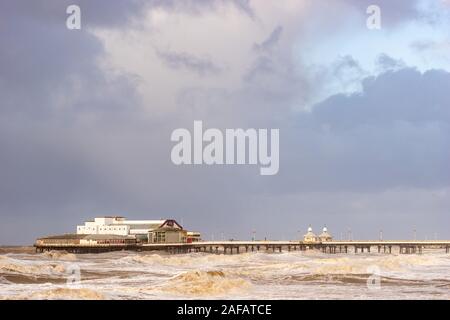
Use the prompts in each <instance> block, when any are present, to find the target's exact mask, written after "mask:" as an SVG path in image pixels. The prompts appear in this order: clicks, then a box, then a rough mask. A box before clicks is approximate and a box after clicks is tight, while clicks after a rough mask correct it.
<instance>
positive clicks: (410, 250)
mask: <svg viewBox="0 0 450 320" xmlns="http://www.w3.org/2000/svg"><path fill="white" fill-rule="evenodd" d="M35 248H36V251H37V252H43V251H51V250H64V251H67V252H73V253H97V252H108V251H119V250H130V251H164V252H167V253H170V254H180V253H191V252H204V253H210V254H226V255H231V254H239V253H249V252H266V253H280V252H294V251H307V250H318V251H321V252H323V253H327V254H369V253H376V254H423V253H424V250H425V249H427V250H445V252H446V253H450V241H449V240H445V241H406V240H405V241H401V240H399V241H389V240H386V241H327V242H320V243H319V242H316V243H308V242H304V241H275V240H274V241H199V242H192V243H103V244H98V243H96V244H90V243H86V244H73V243H59V242H58V241H55V242H53V243H46V244H42V243H41V244H35Z"/></svg>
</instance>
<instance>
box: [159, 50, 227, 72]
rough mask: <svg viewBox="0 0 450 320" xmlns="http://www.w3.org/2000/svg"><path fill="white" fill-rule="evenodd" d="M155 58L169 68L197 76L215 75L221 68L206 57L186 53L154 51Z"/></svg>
mask: <svg viewBox="0 0 450 320" xmlns="http://www.w3.org/2000/svg"><path fill="white" fill-rule="evenodd" d="M155 51H156V54H157V56H158V57H159V58H160V59H161V61H162V62H163V63H164V64H165V65H166V66H168V67H169V68H172V69H175V70H180V69H181V70H182V69H185V70H189V71H192V72H194V73H196V74H198V75H201V76H203V75H208V74H217V73H220V72H221V71H222V68H221V67H219V66H217V65H216V64H214V63H213V62H212V61H211V60H210V59H209V58H207V57H197V56H195V55H191V54H189V53H186V52H174V51H161V50H158V49H156V50H155Z"/></svg>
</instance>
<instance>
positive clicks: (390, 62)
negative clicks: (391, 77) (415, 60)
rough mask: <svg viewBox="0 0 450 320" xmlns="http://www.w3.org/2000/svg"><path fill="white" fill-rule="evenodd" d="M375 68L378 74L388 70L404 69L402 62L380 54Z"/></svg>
mask: <svg viewBox="0 0 450 320" xmlns="http://www.w3.org/2000/svg"><path fill="white" fill-rule="evenodd" d="M376 64H377V68H378V70H379V71H380V72H386V71H388V70H398V69H403V68H405V67H406V65H405V63H404V62H403V61H402V60H399V59H394V58H392V57H390V56H388V55H387V54H384V53H382V54H380V55H379V56H378V59H377V61H376Z"/></svg>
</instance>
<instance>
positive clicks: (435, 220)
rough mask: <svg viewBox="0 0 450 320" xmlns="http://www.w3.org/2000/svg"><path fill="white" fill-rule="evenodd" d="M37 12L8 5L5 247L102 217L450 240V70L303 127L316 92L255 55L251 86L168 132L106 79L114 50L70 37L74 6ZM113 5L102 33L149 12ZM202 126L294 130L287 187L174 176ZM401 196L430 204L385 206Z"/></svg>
mask: <svg viewBox="0 0 450 320" xmlns="http://www.w3.org/2000/svg"><path fill="white" fill-rule="evenodd" d="M29 3H31V2H28V1H27V2H25V1H22V2H12V1H10V2H7V1H3V2H1V4H0V6H2V7H1V9H2V10H0V26H4V25H8V26H10V28H11V29H6V28H4V27H0V42H1V50H0V70H1V73H0V96H1V98H2V100H1V104H0V150H1V153H0V216H1V218H2V224H1V225H0V228H1V230H0V231H1V232H0V244H7V243H30V242H32V241H33V240H34V239H35V238H36V237H38V236H41V235H43V234H48V233H60V232H61V233H62V232H70V231H72V230H73V227H74V226H75V225H76V224H77V223H79V222H80V221H82V220H84V219H88V218H92V216H95V215H103V214H123V215H126V216H129V217H133V218H149V217H156V218H159V217H174V218H176V219H178V220H180V222H183V224H184V225H186V226H187V227H188V228H192V229H197V230H200V231H202V232H206V233H215V234H216V237H217V235H218V234H219V232H224V233H225V234H226V235H229V236H230V237H231V236H232V237H234V238H237V237H239V238H245V237H247V238H249V237H250V232H251V230H252V228H257V235H258V236H260V237H263V236H264V235H267V236H268V237H273V238H281V237H286V238H292V237H294V236H295V235H296V234H297V231H298V229H302V228H304V227H306V226H307V225H308V224H309V223H313V224H315V225H318V224H323V223H327V224H328V225H329V226H330V228H332V231H333V232H334V231H335V230H338V229H339V228H340V229H341V230H342V229H343V228H345V227H347V226H348V224H351V223H353V224H354V225H353V228H354V230H355V232H359V234H361V235H362V236H361V237H363V236H364V235H367V234H370V232H372V231H373V230H372V228H373V227H372V225H374V224H375V223H376V224H379V225H381V226H383V225H384V226H386V225H389V224H391V223H392V222H393V221H394V222H398V221H400V222H402V221H405V219H406V218H408V221H413V220H414V221H417V222H418V223H422V225H423V228H427V229H428V230H433V228H440V229H439V232H441V233H442V234H444V232H447V235H448V230H447V229H445V227H444V226H445V225H446V222H448V208H449V204H448V200H446V199H448V197H446V195H444V196H443V197H440V196H439V197H434V196H432V195H431V194H432V193H433V190H436V189H437V190H440V189H444V190H448V186H449V183H450V177H449V171H448V163H449V158H450V155H449V152H450V151H449V150H450V142H449V139H450V138H449V137H450V129H449V126H450V123H449V122H450V120H449V119H450V118H449V109H448V101H449V100H450V97H449V94H448V88H449V85H450V75H449V73H448V72H445V71H442V70H434V71H429V72H426V73H424V74H421V73H420V72H418V71H416V70H414V69H407V68H403V69H400V70H393V71H388V72H385V73H383V74H382V75H380V76H379V77H377V78H367V79H366V80H365V81H364V83H363V91H362V93H360V94H353V95H336V96H333V97H330V98H328V99H326V100H325V101H323V102H321V103H319V104H318V105H316V106H315V107H314V108H313V110H312V111H311V113H295V112H293V111H292V107H293V106H295V104H297V103H301V102H302V101H303V99H305V96H307V94H308V92H309V91H310V87H309V86H310V85H311V84H310V83H308V81H307V79H305V78H304V77H302V76H299V75H298V74H296V73H295V72H294V68H293V67H292V61H291V52H290V51H289V50H286V51H283V50H268V51H269V52H264V53H262V52H258V53H257V54H255V61H254V64H252V65H251V66H249V70H248V75H247V77H246V79H245V80H246V82H245V84H244V85H243V87H241V88H238V89H236V90H234V91H233V90H225V89H223V88H214V89H205V88H201V87H196V86H195V84H192V85H191V84H189V85H190V87H188V86H186V89H185V90H184V92H182V94H181V95H180V97H179V101H180V105H181V106H182V107H180V108H179V110H177V111H179V112H178V113H177V114H176V115H174V117H173V118H171V119H164V118H163V119H161V118H156V117H153V116H152V115H151V116H148V115H146V116H144V114H143V113H142V112H141V111H142V108H143V107H144V106H143V105H142V103H141V101H140V100H139V97H138V96H137V94H136V92H135V87H136V83H135V81H136V80H135V79H134V78H133V77H130V76H129V75H126V74H124V75H120V76H116V75H114V76H113V75H112V74H109V73H107V72H106V73H105V71H104V70H101V69H99V68H98V66H97V65H96V63H95V61H96V58H97V57H99V56H100V55H102V54H103V53H104V48H103V47H102V45H101V43H100V42H99V41H98V40H97V39H96V38H94V37H93V36H91V35H89V34H88V33H84V32H71V31H68V30H66V29H65V27H64V23H65V21H64V20H65V14H63V15H62V17H61V15H60V13H59V12H60V9H57V10H56V11H57V12H58V14H57V15H55V14H54V13H55V12H56V11H54V10H55V9H54V6H58V8H59V6H60V4H59V3H58V4H57V5H56V4H55V3H56V2H51V3H50V2H48V3H46V6H42V7H39V6H38V5H35V2H33V3H31V4H29ZM36 3H37V2H36ZM91 3H92V4H91ZM95 3H96V2H93V1H90V2H89V3H87V2H86V5H92V6H94V5H95ZM103 3H106V2H103ZM108 3H109V2H108ZM136 3H138V2H136ZM153 3H154V4H155V5H156V4H158V2H153ZM164 3H167V5H168V6H169V5H170V2H164ZM172 3H174V2H172ZM198 3H199V4H200V3H201V2H198ZM204 3H205V6H206V7H207V6H208V5H209V4H208V3H210V2H208V3H206V2H204ZM239 3H241V4H243V5H244V8H245V6H247V5H248V2H245V1H244V2H239ZM27 4H29V6H27ZM160 4H161V5H163V2H160ZM173 5H174V6H183V5H182V4H173ZM83 6H84V4H83ZM112 6H113V7H115V8H117V9H114V10H113V9H111V10H112V11H108V13H107V17H104V19H103V20H101V19H102V18H98V19H100V20H99V21H98V22H96V23H98V26H101V27H118V26H120V25H123V24H126V23H129V22H130V21H131V20H132V17H133V15H134V14H139V12H140V9H138V8H140V7H139V6H138V5H136V7H133V6H131V9H130V10H126V9H125V8H122V4H118V3H117V4H116V2H114V4H112ZM13 7H14V8H13ZM92 8H93V9H92V13H87V12H86V15H88V14H92V16H91V17H92V18H91V17H89V16H86V17H87V18H89V19H87V21H86V23H88V22H89V23H94V22H90V21H94V20H96V19H97V18H94V16H96V14H95V13H94V11H97V13H98V14H99V15H101V12H102V10H101V9H100V8H99V7H98V8H97V7H95V9H94V7H92ZM121 8H122V9H121ZM133 8H135V9H133ZM168 8H170V7H168ZM177 8H181V7H176V8H175V7H174V9H173V10H177ZM29 9H33V10H35V11H33V10H29ZM180 10H181V9H180ZM89 11H91V10H89ZM123 11H124V12H123ZM63 12H64V10H63ZM122 13H123V14H122ZM116 15H117V16H116ZM115 16H116V18H117V17H118V19H117V20H115V18H114V17H115ZM130 19H131V20H130ZM10 30H14V33H12V32H10ZM275 31H276V30H275ZM280 32H281V31H280ZM280 32H279V33H280ZM279 33H278V36H277V33H276V32H275V34H274V33H272V35H273V36H269V38H268V40H270V39H271V38H272V40H270V41H269V43H276V41H275V39H277V38H278V39H279V36H280V35H279ZM287 51H289V52H287ZM166 58H167V57H166ZM163 59H164V58H163ZM168 59H169V61H168V62H169V63H174V64H175V66H176V67H179V68H188V69H189V68H191V69H189V70H196V68H200V69H202V68H204V67H205V64H204V61H201V59H200V60H198V57H194V58H192V57H190V56H189V55H187V56H186V55H185V54H181V58H180V55H179V54H177V53H176V54H175V55H174V56H170V54H169V58H168ZM171 59H172V60H174V61H175V62H174V61H172V60H171ZM180 61H181V62H180ZM341 62H342V64H341V65H342V67H340V68H341V69H340V70H341V71H336V72H338V73H339V74H345V73H346V72H347V71H346V70H357V69H358V67H357V66H358V64H357V61H352V60H351V59H348V58H347V59H344V60H343V61H341ZM385 62H386V61H385ZM211 63H212V62H211ZM387 64H388V63H387ZM335 67H337V65H336V66H335ZM192 68H193V69H192ZM208 68H210V67H208V63H206V69H208ZM213 69H214V68H213ZM196 72H198V71H196ZM312 85H316V84H315V83H313V84H312ZM193 119H203V120H204V121H205V125H206V126H208V127H213V126H214V127H219V128H225V127H229V128H233V127H244V128H245V127H255V128H280V138H281V147H280V148H281V149H280V151H281V166H280V173H279V175H277V176H274V177H270V178H267V177H261V176H259V175H258V170H257V168H255V167H249V166H242V167H241V166H238V167H236V166H235V167H232V166H229V167H208V166H205V167H202V166H198V167H176V166H174V165H173V164H172V163H171V162H170V149H171V146H172V145H171V143H170V133H171V131H172V130H173V129H174V128H179V127H185V128H191V126H192V120H193ZM389 188H394V189H395V188H399V189H412V190H416V191H414V192H411V194H409V193H401V192H400V194H397V193H396V192H392V193H390V192H388V193H389V194H388V196H385V197H379V196H378V194H379V193H383V192H384V191H385V190H386V189H389ZM311 193H313V195H311ZM341 193H343V194H341ZM411 198H412V200H413V201H412V204H411V205H409V206H404V205H403V203H407V204H410V201H411V200H410V199H411ZM354 203H357V204H358V206H355V205H354ZM433 204H434V206H433ZM405 210H406V211H407V212H406V211H405ZM428 210H429V211H428ZM405 212H406V213H405ZM425 215H426V216H427V219H424V216H425ZM429 217H432V218H430V219H428V218H429ZM402 218H403V219H402ZM181 220H184V221H181ZM237 220H238V221H239V224H236V222H235V221H237ZM286 221H287V223H286ZM355 221H357V222H355ZM286 225H288V227H286ZM379 225H377V226H376V228H377V229H378V228H379ZM19 227H20V230H21V231H23V233H22V234H21V235H20V239H18V238H17V230H18V228H19ZM404 228H406V227H404ZM336 232H337V231H336ZM392 232H394V231H392ZM400 232H403V233H402V235H405V234H406V232H408V231H407V230H403V229H402V230H400ZM230 233H234V235H230ZM396 235H398V234H396ZM205 236H206V237H207V238H209V234H206V235H205Z"/></svg>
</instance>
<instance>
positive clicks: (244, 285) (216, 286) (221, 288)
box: [163, 270, 251, 296]
mask: <svg viewBox="0 0 450 320" xmlns="http://www.w3.org/2000/svg"><path fill="white" fill-rule="evenodd" d="M250 286H251V283H250V282H249V281H247V280H244V279H242V278H235V277H229V276H228V275H227V274H226V273H225V272H223V271H217V270H211V271H189V272H184V273H181V274H179V275H177V276H175V277H174V278H172V279H170V280H169V282H168V284H167V285H166V286H165V287H164V288H163V291H165V292H168V293H172V294H175V295H183V296H210V295H215V296H217V295H223V294H230V293H232V292H237V291H241V290H245V289H248V288H249V287H250Z"/></svg>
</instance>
